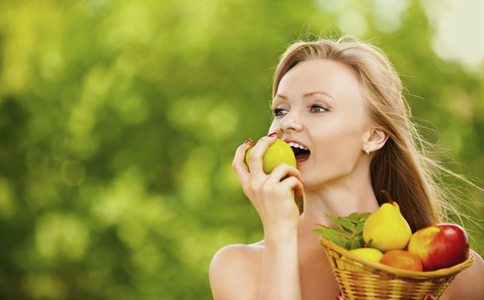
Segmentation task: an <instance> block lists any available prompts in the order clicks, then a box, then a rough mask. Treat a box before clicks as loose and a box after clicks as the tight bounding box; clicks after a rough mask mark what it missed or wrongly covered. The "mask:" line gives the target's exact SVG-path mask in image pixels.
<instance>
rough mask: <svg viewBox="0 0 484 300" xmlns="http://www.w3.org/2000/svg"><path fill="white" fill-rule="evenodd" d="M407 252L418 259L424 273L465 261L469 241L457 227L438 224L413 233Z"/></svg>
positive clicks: (462, 230) (467, 255)
mask: <svg viewBox="0 0 484 300" xmlns="http://www.w3.org/2000/svg"><path fill="white" fill-rule="evenodd" d="M408 251H409V252H410V253H413V254H416V255H418V256H419V257H420V259H421V260H422V263H423V266H424V270H425V271H432V270H438V269H442V268H448V267H451V266H454V265H457V264H459V263H461V262H463V261H465V260H466V259H467V258H468V257H469V239H468V238H467V234H466V232H465V231H464V229H463V228H462V227H460V226H458V225H455V224H448V223H444V224H438V225H434V226H428V227H425V228H422V229H420V230H419V231H417V232H415V233H414V234H413V235H412V238H411V239H410V242H409V244H408Z"/></svg>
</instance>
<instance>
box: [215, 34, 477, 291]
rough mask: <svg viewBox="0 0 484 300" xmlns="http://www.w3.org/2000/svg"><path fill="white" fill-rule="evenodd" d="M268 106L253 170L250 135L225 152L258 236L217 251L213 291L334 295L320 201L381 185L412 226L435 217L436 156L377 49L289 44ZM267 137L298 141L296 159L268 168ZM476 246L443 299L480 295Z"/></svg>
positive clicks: (343, 203) (338, 201) (440, 200)
mask: <svg viewBox="0 0 484 300" xmlns="http://www.w3.org/2000/svg"><path fill="white" fill-rule="evenodd" d="M272 109H273V113H274V121H273V123H272V125H271V127H270V130H269V132H270V133H271V134H269V136H267V137H264V138H262V139H260V140H259V141H258V143H257V144H256V146H255V147H254V149H253V151H252V153H251V155H250V157H249V161H250V165H251V169H250V171H249V169H248V168H247V166H246V165H245V163H244V157H245V154H246V151H247V150H248V149H249V148H250V147H251V146H252V144H253V143H252V141H251V140H250V139H249V140H248V141H246V142H245V143H244V144H243V145H241V146H240V147H239V148H238V149H237V151H236V154H235V158H234V161H233V169H234V170H235V172H236V174H237V176H238V178H239V180H240V182H241V185H242V187H243V190H244V192H245V194H246V195H247V197H248V198H249V199H250V201H251V202H252V204H253V205H254V207H255V208H256V210H257V212H258V213H259V215H260V218H261V220H262V224H263V227H264V240H263V241H261V242H258V243H255V244H251V245H231V246H227V247H225V248H223V249H221V250H220V251H218V252H217V254H216V255H215V257H214V258H213V260H212V263H211V265H210V283H211V286H212V291H213V294H214V297H215V299H335V297H336V296H337V295H338V292H339V289H338V285H337V282H336V280H335V278H334V275H333V273H332V270H331V267H330V264H329V261H328V260H327V258H326V255H325V253H324V252H323V251H324V250H323V248H322V246H321V245H320V243H319V239H320V237H319V236H318V235H317V234H315V233H313V232H312V230H313V229H316V228H317V226H316V225H315V224H317V223H319V224H324V225H328V226H332V224H331V222H330V221H329V220H328V219H326V218H325V217H324V215H325V213H329V214H333V215H334V214H337V215H339V216H346V215H349V214H350V213H352V212H374V211H376V210H377V209H378V207H379V205H381V204H382V203H384V202H386V197H385V196H384V195H382V194H381V193H379V191H381V190H386V191H388V192H389V193H390V194H391V195H392V197H393V199H395V200H396V201H398V203H399V205H400V208H401V212H402V214H403V216H404V217H405V219H406V220H407V221H408V223H409V224H410V226H411V228H412V230H413V231H416V230H418V229H420V228H423V227H426V226H428V225H432V224H435V223H438V222H440V220H441V217H442V216H443V215H444V213H445V211H444V209H443V208H444V207H445V206H446V204H445V203H446V202H444V201H445V199H446V195H445V194H443V193H442V192H441V191H442V190H441V189H439V187H438V186H437V185H436V184H435V182H434V181H432V178H433V177H432V175H433V171H434V170H435V168H436V167H437V168H438V164H436V163H435V162H434V161H432V160H431V159H429V158H427V157H425V156H423V155H422V154H421V152H420V151H419V150H418V149H419V148H421V147H422V145H423V142H422V140H420V139H419V138H418V134H417V131H416V129H415V126H414V125H413V124H412V123H411V122H410V120H409V117H410V112H409V109H408V106H407V103H406V101H405V99H404V98H403V95H402V84H401V81H400V79H399V78H398V76H397V74H396V72H395V71H394V70H393V68H392V66H391V65H390V63H389V62H388V60H387V58H386V56H385V55H384V54H383V53H382V52H381V51H380V50H379V49H377V48H375V47H373V46H370V45H368V44H365V43H363V42H360V41H358V40H356V39H354V38H347V37H343V38H341V39H339V40H338V41H331V40H320V41H317V42H299V43H295V44H293V45H291V46H290V47H289V48H288V50H287V51H286V52H285V53H284V55H283V56H282V58H281V61H280V62H279V65H278V67H277V69H276V72H275V76H274V82H273V102H272ZM276 137H277V138H280V139H283V140H285V141H286V142H292V143H295V144H293V145H294V147H297V148H299V150H297V152H296V153H297V154H298V155H297V157H296V159H297V168H294V167H291V166H288V165H286V164H280V165H279V166H278V167H277V168H276V169H275V170H274V171H273V172H272V173H271V174H269V175H266V174H265V173H264V172H263V171H262V157H263V155H264V153H265V151H266V149H267V148H268V147H269V146H270V145H271V144H272V143H273V142H274V141H275V139H276ZM294 196H296V203H295V201H294ZM474 254H475V255H476V261H475V263H474V264H473V266H472V267H470V268H469V269H467V270H465V271H463V272H462V273H461V274H459V275H458V276H457V277H456V279H455V280H454V281H453V282H452V283H451V285H450V286H449V287H448V289H447V290H446V291H445V293H444V295H443V296H442V298H441V299H484V284H483V283H484V262H483V260H482V258H480V257H479V255H477V254H476V253H474Z"/></svg>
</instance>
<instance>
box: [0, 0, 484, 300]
mask: <svg viewBox="0 0 484 300" xmlns="http://www.w3.org/2000/svg"><path fill="white" fill-rule="evenodd" d="M323 2H324V1H308V0H303V1H287V0H279V1H276V0H273V1H260V0H244V1H242V0H211V1H195V0H162V1H150V0H137V1H126V0H125V1H123V0H119V1H115V0H113V1H109V0H85V1H60V0H57V1H56V0H45V1H17V0H7V1H5V0H4V1H1V2H0V79H1V80H0V239H1V244H0V253H1V257H0V298H2V299H210V298H211V292H210V287H209V282H208V266H209V263H210V260H211V259H212V257H213V255H214V254H215V252H216V251H217V250H218V249H220V248H221V247H223V246H225V245H228V244H233V243H253V242H256V241H258V240H260V239H261V238H262V231H261V224H260V220H259V218H258V215H257V213H256V212H255V210H254V209H253V208H252V206H251V205H250V203H249V201H248V200H247V199H246V198H245V196H244V194H243V192H242V190H241V188H240V186H239V183H238V181H237V179H236V177H235V174H234V173H233V171H232V169H231V162H232V158H233V155H234V153H235V149H236V148H237V147H238V146H239V145H240V144H241V143H243V142H244V141H245V139H247V138H249V137H252V138H254V140H257V139H258V138H259V137H261V136H263V135H266V134H267V131H268V128H269V125H270V122H271V113H270V110H269V106H268V103H269V99H270V94H271V79H272V74H273V71H274V67H275V66H276V64H277V60H278V57H279V55H280V54H282V52H283V51H284V50H285V48H286V46H287V45H288V44H289V43H290V42H292V41H294V40H296V39H298V38H302V39H306V40H308V39H314V38H315V37H316V36H317V35H319V34H324V35H325V36H330V35H334V36H339V35H340V34H341V33H342V32H343V31H346V32H348V30H344V28H341V27H342V26H340V22H339V21H338V20H339V19H338V18H339V17H340V16H341V13H342V12H349V13H350V14H349V15H350V16H351V14H353V15H354V14H357V15H359V16H360V21H361V20H363V21H364V22H365V24H366V28H367V30H366V31H365V32H364V33H360V34H357V35H358V36H359V37H360V38H362V39H363V40H366V41H371V42H372V43H374V44H375V45H377V46H379V47H381V48H383V50H384V51H385V52H386V53H387V54H388V56H389V58H390V60H391V61H392V63H393V64H394V66H395V68H396V69H397V71H398V72H399V74H401V75H402V79H403V81H404V83H405V86H406V89H407V90H408V99H409V101H410V103H411V106H412V109H413V113H414V116H415V118H416V121H417V123H418V124H419V125H420V126H422V127H424V128H427V129H425V130H422V133H423V134H424V136H425V137H426V138H427V139H428V140H430V141H432V142H434V143H437V144H438V145H439V147H441V148H442V149H444V150H443V151H440V150H439V151H437V153H438V154H439V155H440V159H441V160H442V161H444V162H446V163H447V166H448V167H449V168H450V169H452V170H454V171H456V172H459V173H461V174H464V175H466V176H470V177H472V178H474V179H475V180H476V181H479V180H480V179H483V178H484V168H483V166H484V156H482V155H481V153H482V150H483V149H484V137H483V135H482V134H481V133H482V132H483V131H484V118H483V117H482V116H483V112H484V101H483V98H484V72H482V71H467V69H465V68H463V67H462V66H461V65H460V64H459V63H458V62H452V61H445V60H443V59H441V58H439V57H438V56H437V55H436V54H435V53H434V51H433V48H432V38H433V36H434V35H435V28H434V26H432V25H431V24H430V21H429V19H428V18H427V15H426V14H425V12H424V10H423V8H422V4H421V3H420V2H419V1H409V2H408V7H406V8H405V10H404V11H403V13H402V14H401V22H400V23H399V24H397V25H396V26H395V25H392V24H390V23H391V22H390V21H391V18H390V21H389V19H388V18H386V19H385V18H383V17H382V16H381V14H377V13H376V11H377V10H376V9H377V7H376V4H374V2H373V1H369V0H368V1H357V3H356V2H355V1H347V2H346V4H344V5H343V6H344V7H342V8H341V10H339V11H338V10H335V9H334V7H333V8H332V7H331V6H330V5H328V3H329V4H331V3H332V4H335V3H336V2H335V1H326V4H325V3H323ZM343 2H344V1H343ZM355 3H356V4H355ZM385 22H387V23H388V22H390V23H388V24H386V23H385ZM392 26H393V27H392ZM360 29H361V28H360ZM357 32H358V31H357ZM349 33H352V32H351V31H350V32H349ZM480 69H481V70H483V69H484V68H480ZM453 161H455V162H453ZM444 180H446V182H449V184H450V183H453V185H449V186H451V189H453V190H455V191H456V192H458V193H461V195H460V196H461V197H462V199H464V198H466V196H467V195H471V196H472V197H473V199H474V200H466V201H465V200H462V201H458V203H457V205H458V207H459V209H461V210H462V211H463V212H464V213H466V214H468V215H469V217H468V218H465V219H464V225H465V226H466V228H467V230H468V232H469V233H470V235H471V236H472V238H473V239H472V241H471V245H472V247H473V248H474V249H476V250H477V251H478V252H479V253H480V254H481V255H483V254H484V235H483V233H482V227H483V223H484V222H483V220H482V218H481V219H479V215H483V214H484V209H483V207H482V204H481V203H482V202H483V193H482V192H481V193H477V192H476V191H475V190H474V189H467V188H466V187H465V186H463V185H462V184H461V183H460V182H459V181H452V180H448V179H444ZM480 186H483V184H480ZM455 220H456V222H458V219H455Z"/></svg>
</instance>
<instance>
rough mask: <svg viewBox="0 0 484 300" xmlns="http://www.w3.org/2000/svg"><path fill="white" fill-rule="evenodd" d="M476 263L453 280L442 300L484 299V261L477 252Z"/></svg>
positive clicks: (475, 255)
mask: <svg viewBox="0 0 484 300" xmlns="http://www.w3.org/2000/svg"><path fill="white" fill-rule="evenodd" d="M472 252H473V253H474V258H475V260H474V263H473V264H472V266H471V267H470V268H468V269H466V270H464V271H462V272H461V273H459V274H458V275H457V276H456V277H455V279H454V280H453V281H452V282H451V284H450V285H449V287H448V288H447V289H446V290H445V292H444V293H443V294H442V297H441V298H440V299H441V300H454V299H455V300H458V299H459V300H460V299H466V300H474V299H475V300H482V299H484V261H483V260H482V258H481V257H480V256H479V254H477V253H476V252H474V251H472Z"/></svg>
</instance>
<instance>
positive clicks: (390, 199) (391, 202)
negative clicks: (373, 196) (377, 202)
mask: <svg viewBox="0 0 484 300" xmlns="http://www.w3.org/2000/svg"><path fill="white" fill-rule="evenodd" d="M381 192H382V193H383V195H385V196H386V197H387V199H388V203H390V204H393V200H392V196H390V193H389V192H387V191H385V190H382V191H381Z"/></svg>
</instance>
